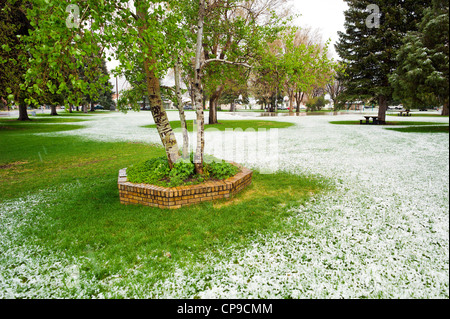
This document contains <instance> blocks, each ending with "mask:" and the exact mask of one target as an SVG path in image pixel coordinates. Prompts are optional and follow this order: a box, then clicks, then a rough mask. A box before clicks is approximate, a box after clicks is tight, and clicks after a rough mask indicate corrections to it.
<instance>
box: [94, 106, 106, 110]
mask: <svg viewBox="0 0 450 319" xmlns="http://www.w3.org/2000/svg"><path fill="white" fill-rule="evenodd" d="M94 109H95V110H104V109H105V108H104V107H103V106H101V105H96V106H95V107H94Z"/></svg>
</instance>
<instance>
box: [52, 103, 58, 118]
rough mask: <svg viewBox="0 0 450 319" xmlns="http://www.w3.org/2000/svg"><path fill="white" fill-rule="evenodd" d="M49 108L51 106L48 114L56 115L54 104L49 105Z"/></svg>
mask: <svg viewBox="0 0 450 319" xmlns="http://www.w3.org/2000/svg"><path fill="white" fill-rule="evenodd" d="M50 108H51V112H50V115H53V116H56V115H58V112H57V111H56V105H51V106H50Z"/></svg>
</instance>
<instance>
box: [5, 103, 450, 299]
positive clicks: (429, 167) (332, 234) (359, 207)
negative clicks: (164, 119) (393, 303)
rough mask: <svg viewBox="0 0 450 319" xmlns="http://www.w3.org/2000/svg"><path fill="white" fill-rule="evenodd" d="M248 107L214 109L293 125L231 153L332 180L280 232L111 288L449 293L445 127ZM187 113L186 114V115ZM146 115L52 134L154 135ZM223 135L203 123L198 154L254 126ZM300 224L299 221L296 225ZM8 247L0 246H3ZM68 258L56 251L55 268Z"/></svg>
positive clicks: (234, 294) (138, 291) (253, 163)
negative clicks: (146, 282) (151, 279)
mask: <svg viewBox="0 0 450 319" xmlns="http://www.w3.org/2000/svg"><path fill="white" fill-rule="evenodd" d="M248 115H249V114H248V113H247V114H245V116H240V115H231V114H228V113H220V114H219V119H222V120H225V119H260V120H261V119H267V120H276V121H289V122H293V123H295V124H296V126H295V127H291V128H287V129H283V130H279V131H278V132H277V133H276V134H275V135H274V136H275V137H276V138H273V139H272V141H271V142H270V145H268V146H269V148H267V150H268V151H267V152H266V153H265V154H263V156H260V155H261V154H258V153H250V155H247V156H244V157H240V159H241V160H240V162H241V163H242V164H244V165H246V166H248V167H250V168H257V169H260V170H264V168H270V169H273V168H274V166H273V163H277V167H278V168H279V169H281V170H285V171H290V172H294V173H296V174H309V175H311V174H312V175H315V176H322V177H324V178H326V179H329V180H332V181H333V182H334V183H335V184H336V190H335V191H333V192H332V193H328V194H324V195H320V196H317V197H316V198H314V199H313V200H312V201H311V202H310V203H309V204H307V205H306V206H302V207H298V208H297V209H295V215H296V217H294V218H290V219H289V220H287V221H286V229H287V230H288V231H287V232H286V233H284V234H271V235H267V234H260V235H258V236H256V237H255V239H254V240H253V242H252V244H251V245H249V246H248V247H246V248H244V249H242V248H237V247H235V248H230V249H227V250H224V251H222V252H221V256H220V257H217V256H216V257H214V256H209V257H207V258H206V260H207V262H204V263H202V264H198V265H196V266H194V267H193V268H191V269H182V268H180V269H178V270H177V271H176V272H175V273H174V275H173V276H172V277H170V278H169V279H168V280H166V281H165V282H161V283H159V284H158V285H157V286H156V287H139V286H133V285H130V286H128V288H126V289H124V290H120V292H117V291H116V293H119V294H123V295H124V296H125V297H133V296H140V297H142V294H144V296H145V294H146V292H145V291H148V292H147V293H148V295H149V296H154V295H155V294H156V296H158V297H159V298H190V297H194V296H199V297H201V298H285V297H293V298H359V297H368V298H378V297H381V298H448V297H449V197H448V196H449V136H448V135H447V134H413V133H400V132H395V131H389V130H385V129H384V128H382V127H379V126H359V125H355V126H342V125H331V124H329V121H333V120H359V119H361V118H362V117H361V115H360V114H350V115H343V116H337V117H333V116H307V117H277V118H275V117H270V118H261V117H252V116H248ZM169 116H170V118H171V119H174V120H175V119H177V113H176V112H169ZM193 116H194V113H192V112H191V113H188V118H189V119H193ZM395 120H401V121H411V120H414V121H426V122H439V123H448V118H447V119H443V118H433V117H427V118H413V119H411V118H408V119H406V118H395ZM152 123H153V121H152V119H151V115H150V113H148V112H146V113H129V114H127V115H123V114H119V113H117V114H115V113H112V114H107V115H104V116H101V117H95V120H91V121H89V122H86V128H84V129H81V130H75V131H68V132H61V133H57V135H59V134H75V135H80V136H83V137H84V138H89V139H96V140H102V141H134V142H136V141H142V142H148V143H159V137H158V135H157V134H156V130H152V131H149V129H145V128H142V127H141V126H142V125H148V124H152ZM83 124H84V123H83ZM149 132H150V133H149ZM227 134H228V135H224V133H223V132H210V133H208V134H207V139H206V153H210V154H213V155H215V156H217V157H219V158H224V159H229V160H236V154H235V153H234V152H232V151H230V150H229V148H227V147H217V145H221V143H222V141H223V139H224V136H225V138H227V140H228V141H229V139H230V138H231V137H232V138H233V139H234V141H235V143H234V144H233V145H235V146H234V147H235V148H236V149H240V145H239V141H245V140H250V141H251V140H252V139H253V138H257V136H258V135H257V133H249V132H234V133H227ZM230 134H231V135H230ZM178 137H179V138H178V140H179V141H181V138H180V136H179V134H178ZM238 153H239V152H238ZM252 154H253V155H252ZM27 201H30V202H33V201H36V199H35V198H28V199H27V198H25V199H23V201H22V203H23V204H24V205H23V206H25V204H26V202H27ZM8 205H9V206H8ZM14 205H15V206H14ZM10 206H11V207H17V203H15V204H14V203H6V204H3V205H2V206H0V208H1V210H2V211H3V212H5V213H3V214H0V215H1V216H0V217H2V219H0V221H3V222H8V223H13V221H12V220H13V219H12V218H11V217H8V216H12V215H10V213H8V212H9V211H14V210H15V209H14V210H12V209H9V210H8V207H10ZM27 207H30V205H28V206H27ZM28 209H29V208H28ZM11 214H12V213H11ZM24 218H25V217H24ZM305 223H306V224H307V225H308V227H307V228H305V227H303V226H304V225H305ZM297 225H301V226H302V227H301V229H302V231H301V232H299V231H296V228H297ZM303 229H307V230H306V231H304V230H303ZM5 238H6V237H5V236H2V235H0V246H3V247H5V245H7V244H8V245H11V244H12V242H11V241H10V240H11V238H9V239H8V243H6V242H5V240H6V239H5ZM2 242H3V244H4V245H2ZM9 247H10V246H9ZM14 251H15V250H14V249H13V248H11V247H10V253H11V254H12V255H13V252H14ZM21 253H23V254H25V255H26V253H25V252H23V251H22V252H21ZM12 255H11V258H13V256H12ZM16 258H19V257H16ZM21 258H23V259H27V258H28V259H32V258H33V257H29V256H23V257H21ZM19 259H20V258H19ZM48 262H49V263H54V261H48ZM70 264H71V263H70V262H66V266H65V267H69V266H70ZM66 273H67V272H66ZM133 276H135V277H136V278H142V277H146V276H151V274H146V273H142V272H141V271H140V270H132V271H130V272H129V273H128V279H129V278H131V277H133ZM12 277H13V275H12V274H11V277H10V278H12ZM1 279H2V278H1V276H0V286H2V283H1ZM3 280H7V279H5V277H4V278H3ZM11 293H12V292H11ZM7 295H8V294H6V295H3V297H4V296H7ZM1 296H2V293H0V297H1Z"/></svg>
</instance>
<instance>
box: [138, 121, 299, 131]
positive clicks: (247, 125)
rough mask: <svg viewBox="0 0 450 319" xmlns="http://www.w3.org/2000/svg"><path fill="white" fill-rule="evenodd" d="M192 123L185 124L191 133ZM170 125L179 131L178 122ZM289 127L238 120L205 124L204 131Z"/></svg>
mask: <svg viewBox="0 0 450 319" xmlns="http://www.w3.org/2000/svg"><path fill="white" fill-rule="evenodd" d="M193 124H194V122H193V121H188V122H187V126H188V131H189V132H192V131H193ZM170 125H171V126H172V128H173V129H179V128H181V122H180V121H173V122H170ZM291 126H295V124H294V123H287V122H277V121H258V120H242V121H241V120H239V121H230V120H227V121H220V123H219V124H213V125H209V124H205V130H207V129H217V130H220V131H225V130H226V129H242V130H244V131H245V130H246V129H255V130H258V129H263V128H264V129H271V128H288V127H291ZM144 127H146V128H156V125H155V124H153V125H146V126H144Z"/></svg>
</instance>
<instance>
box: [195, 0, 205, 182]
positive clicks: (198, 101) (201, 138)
mask: <svg viewBox="0 0 450 319" xmlns="http://www.w3.org/2000/svg"><path fill="white" fill-rule="evenodd" d="M199 4H200V7H199V10H198V30H197V46H196V53H195V76H194V81H195V83H194V86H193V89H194V97H195V109H196V112H197V149H196V151H195V158H194V165H195V172H196V173H197V174H199V175H203V152H204V149H205V129H204V128H205V117H204V112H203V107H202V99H203V89H202V74H201V72H202V70H201V53H202V46H203V26H204V21H205V0H199Z"/></svg>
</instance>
